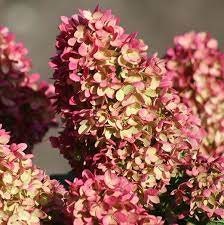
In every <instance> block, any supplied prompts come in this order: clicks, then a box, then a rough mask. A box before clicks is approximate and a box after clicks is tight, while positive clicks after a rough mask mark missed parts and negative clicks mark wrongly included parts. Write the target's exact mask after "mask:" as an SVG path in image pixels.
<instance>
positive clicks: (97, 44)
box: [50, 9, 201, 206]
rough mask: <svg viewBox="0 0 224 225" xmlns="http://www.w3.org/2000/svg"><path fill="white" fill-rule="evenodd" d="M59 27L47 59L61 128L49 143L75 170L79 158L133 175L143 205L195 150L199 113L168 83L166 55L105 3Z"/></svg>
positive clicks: (99, 167)
mask: <svg viewBox="0 0 224 225" xmlns="http://www.w3.org/2000/svg"><path fill="white" fill-rule="evenodd" d="M60 31H61V32H60V34H59V36H58V37H57V42H56V48H57V55H56V56H55V57H53V58H52V61H51V63H50V65H51V66H52V68H53V69H54V70H55V72H54V79H55V89H56V90H55V91H56V98H57V100H56V105H57V109H58V111H59V113H60V115H61V117H62V118H63V121H64V124H65V127H66V128H65V130H64V131H62V134H61V136H60V137H58V138H54V139H53V144H54V146H58V147H59V148H60V150H61V152H62V154H64V155H65V158H68V159H69V160H70V164H71V165H73V166H74V165H75V167H74V170H76V169H78V170H80V166H77V165H78V162H79V163H82V161H83V163H84V164H85V163H86V164H87V165H89V164H91V161H92V163H93V164H94V165H95V166H92V168H94V169H96V170H102V172H103V173H104V172H105V171H106V170H107V169H110V168H111V167H112V169H113V171H116V172H117V174H118V175H122V176H125V177H127V178H128V179H129V180H130V181H132V182H137V184H138V189H137V192H138V193H139V194H140V198H141V200H142V202H143V204H144V205H146V206H151V205H152V204H153V203H159V198H158V195H159V194H160V193H161V192H164V191H165V186H166V185H167V184H169V180H170V178H171V176H172V175H175V170H176V166H177V165H178V163H186V161H188V160H189V159H191V158H192V157H194V155H195V154H196V153H197V149H198V147H199V142H200V140H201V136H200V129H199V126H198V125H199V124H200V121H199V120H198V119H197V118H195V117H194V116H192V115H191V114H190V110H189V109H188V108H187V107H186V106H185V105H184V104H182V103H181V102H180V98H179V97H178V95H177V93H176V92H175V91H173V90H171V89H167V86H168V84H169V83H167V82H166V80H165V79H163V77H164V74H165V67H164V63H163V61H162V60H160V59H159V58H157V56H156V55H153V56H150V57H149V56H147V53H146V50H147V46H146V45H145V44H144V43H143V41H142V40H139V39H137V38H136V35H135V34H126V33H125V31H124V29H123V28H122V27H120V26H119V23H118V19H117V18H116V17H115V16H114V15H112V14H111V12H110V11H102V10H100V9H96V10H95V11H94V12H93V13H92V12H90V11H85V10H84V11H80V13H79V14H78V15H73V16H72V17H71V18H67V17H62V24H61V25H60ZM68 137H69V138H68ZM72 139H73V140H72ZM72 142H73V144H72ZM77 142H80V144H81V145H83V147H81V149H80V145H76V143H77ZM96 152H98V153H99V152H100V153H99V154H94V153H96ZM151 155H153V156H154V158H151V157H150V156H151ZM147 156H148V157H147ZM105 157H106V159H105ZM73 160H75V162H73ZM78 160H80V161H78ZM102 161H103V162H102ZM105 161H106V162H108V163H105ZM101 162H102V163H101ZM99 173H100V171H99Z"/></svg>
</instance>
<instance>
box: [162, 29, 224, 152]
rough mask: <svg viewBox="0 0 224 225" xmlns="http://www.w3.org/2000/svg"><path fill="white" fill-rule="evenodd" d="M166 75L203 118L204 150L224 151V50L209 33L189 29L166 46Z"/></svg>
mask: <svg viewBox="0 0 224 225" xmlns="http://www.w3.org/2000/svg"><path fill="white" fill-rule="evenodd" d="M165 58H166V59H167V69H168V72H167V76H168V78H167V79H170V80H171V81H172V84H173V87H174V88H175V89H177V90H178V91H179V92H180V96H181V97H182V99H183V101H184V102H185V103H186V104H187V105H189V106H190V107H191V108H192V109H193V111H194V113H195V114H196V115H198V117H199V118H201V120H202V126H203V128H204V130H205V134H206V136H205V138H204V139H203V146H202V148H201V150H202V151H204V152H207V153H211V154H213V153H215V152H216V153H220V152H222V153H223V152H224V113H223V108H224V95H223V90H224V54H223V53H222V52H221V51H220V50H219V49H218V43H217V41H216V40H215V39H213V38H211V37H210V35H209V34H207V33H204V32H201V33H196V32H190V33H186V34H184V35H180V36H177V37H175V38H174V47H172V48H170V49H168V50H167V54H166V57H165Z"/></svg>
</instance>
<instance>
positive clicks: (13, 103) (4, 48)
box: [0, 27, 55, 152]
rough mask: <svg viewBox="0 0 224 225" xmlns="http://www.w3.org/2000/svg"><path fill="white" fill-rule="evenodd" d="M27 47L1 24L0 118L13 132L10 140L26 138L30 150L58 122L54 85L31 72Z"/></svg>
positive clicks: (18, 140)
mask: <svg viewBox="0 0 224 225" xmlns="http://www.w3.org/2000/svg"><path fill="white" fill-rule="evenodd" d="M26 54H27V49H25V48H24V47H23V45H22V44H20V43H16V42H15V40H14V36H13V35H12V34H11V33H10V32H9V30H8V29H7V28H5V27H2V28H1V27H0V107H1V110H0V121H1V123H3V125H4V127H6V128H7V129H8V130H10V131H11V132H12V137H11V140H12V141H14V142H21V141H24V142H26V143H27V144H28V148H27V149H26V151H27V152H29V151H30V150H31V149H32V147H33V145H34V144H35V143H37V142H40V141H41V140H42V138H43V136H44V134H45V133H46V132H47V130H48V129H49V127H51V126H53V125H55V121H54V109H53V106H52V103H53V100H52V99H50V98H51V97H52V96H53V95H54V87H53V85H50V84H48V83H47V82H44V81H39V75H38V74H32V75H29V71H30V70H31V65H30V60H29V59H28V58H27V57H26Z"/></svg>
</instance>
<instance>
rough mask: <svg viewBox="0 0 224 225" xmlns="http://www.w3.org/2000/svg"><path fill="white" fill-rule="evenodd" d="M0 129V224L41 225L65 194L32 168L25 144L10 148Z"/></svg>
mask: <svg viewBox="0 0 224 225" xmlns="http://www.w3.org/2000/svg"><path fill="white" fill-rule="evenodd" d="M9 141H10V135H9V133H8V132H6V131H5V130H4V129H2V128H1V126H0V168H1V170H0V183H1V185H0V224H1V225H43V224H44V222H46V224H47V222H48V221H50V220H53V218H51V217H50V216H51V214H52V213H53V212H52V211H55V210H58V209H59V208H58V207H59V206H60V207H61V206H62V205H63V202H62V201H63V195H64V194H65V190H64V189H63V187H62V186H61V185H59V183H58V182H57V181H56V180H50V178H49V177H48V176H47V175H45V173H44V172H43V171H42V170H40V169H38V168H37V167H36V166H34V165H33V164H32V160H31V158H32V155H30V154H27V155H26V154H25V153H24V150H25V149H26V147H27V146H26V144H24V143H20V144H15V143H12V144H9Z"/></svg>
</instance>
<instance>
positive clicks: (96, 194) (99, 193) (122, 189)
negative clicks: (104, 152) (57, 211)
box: [66, 170, 164, 225]
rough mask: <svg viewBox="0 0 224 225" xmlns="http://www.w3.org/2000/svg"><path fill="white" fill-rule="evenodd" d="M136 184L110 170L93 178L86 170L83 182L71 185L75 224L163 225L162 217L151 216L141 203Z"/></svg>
mask: <svg viewBox="0 0 224 225" xmlns="http://www.w3.org/2000/svg"><path fill="white" fill-rule="evenodd" d="M136 188H137V187H136V185H135V184H132V183H130V182H129V181H128V180H127V179H126V178H124V177H117V176H116V175H115V174H113V173H112V172H111V171H109V170H108V171H106V173H105V174H104V175H93V174H92V173H91V172H90V171H88V170H84V171H83V173H82V179H77V178H76V179H75V180H74V182H73V183H70V189H69V192H68V193H67V196H66V197H67V201H66V210H67V215H68V216H69V217H70V218H71V220H72V221H73V223H71V224H74V225H84V224H88V225H93V224H102V225H112V224H113V225H117V224H120V225H132V224H133V225H134V224H139V225H140V224H141V225H143V224H144V225H163V224H164V223H163V221H162V218H161V217H156V216H153V215H149V214H148V213H147V212H146V211H145V209H144V208H143V207H142V206H141V205H140V204H139V199H138V197H137V195H136V194H135V190H136Z"/></svg>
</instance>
